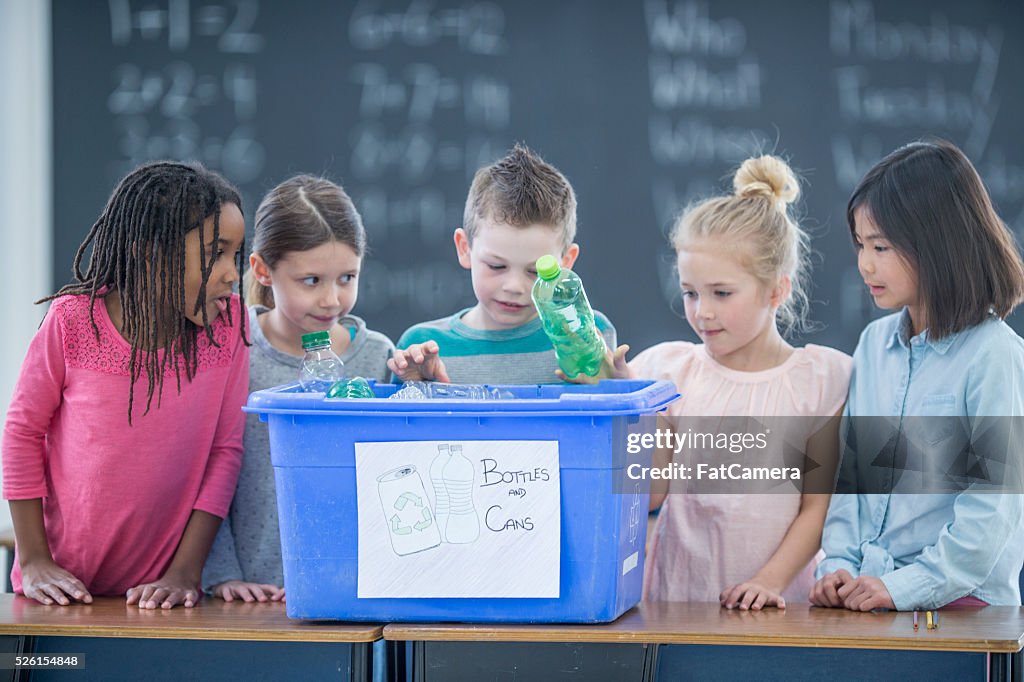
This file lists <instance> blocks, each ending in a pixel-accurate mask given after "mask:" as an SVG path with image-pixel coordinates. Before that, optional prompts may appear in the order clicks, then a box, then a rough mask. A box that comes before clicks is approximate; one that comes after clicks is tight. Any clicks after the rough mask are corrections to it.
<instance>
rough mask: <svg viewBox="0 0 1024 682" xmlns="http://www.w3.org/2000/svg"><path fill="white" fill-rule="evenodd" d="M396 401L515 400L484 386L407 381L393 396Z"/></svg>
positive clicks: (508, 395) (509, 395) (506, 394)
mask: <svg viewBox="0 0 1024 682" xmlns="http://www.w3.org/2000/svg"><path fill="white" fill-rule="evenodd" d="M391 397H392V398H393V399H395V400H509V399H512V398H515V396H514V395H513V394H512V393H511V392H510V391H503V390H501V389H499V388H494V387H493V386H486V385H484V384H444V383H440V382H435V381H407V382H406V383H405V384H403V385H402V388H400V389H398V390H397V391H395V392H394V394H392V396H391Z"/></svg>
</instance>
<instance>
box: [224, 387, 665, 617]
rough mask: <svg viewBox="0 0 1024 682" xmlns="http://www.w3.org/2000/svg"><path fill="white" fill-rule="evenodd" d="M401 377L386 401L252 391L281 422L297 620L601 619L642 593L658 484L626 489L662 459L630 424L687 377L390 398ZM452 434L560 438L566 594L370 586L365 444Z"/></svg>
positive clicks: (284, 521)
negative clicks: (652, 490)
mask: <svg viewBox="0 0 1024 682" xmlns="http://www.w3.org/2000/svg"><path fill="white" fill-rule="evenodd" d="M398 388H399V387H398V386H396V385H393V384H376V385H374V392H375V394H376V395H377V398H376V399H325V398H324V396H323V394H322V393H302V392H300V390H299V387H298V386H297V385H287V386H280V387H277V388H272V389H268V390H264V391H257V392H254V393H253V394H252V395H250V396H249V401H248V405H247V406H246V407H245V408H244V409H245V410H246V411H247V412H255V413H258V414H259V415H260V418H261V419H262V420H263V421H266V422H268V425H269V429H270V450H271V459H272V463H273V467H274V473H275V479H276V485H277V501H278V515H279V519H280V529H281V547H282V555H283V559H284V577H285V589H286V592H287V595H288V597H287V609H288V615H289V616H290V617H292V618H302V619H329V620H348V621H407V622H417V621H420V622H422V621H447V622H526V623H547V622H550V623H557V622H560V623H600V622H610V621H612V620H615V619H616V618H618V617H619V616H620V615H621V614H622V613H624V612H625V611H626V610H628V609H630V608H631V607H633V606H634V605H635V604H637V603H638V602H639V600H640V596H641V587H642V583H643V573H644V544H645V536H646V522H647V509H648V493H647V491H646V490H643V489H641V488H642V486H640V485H636V486H633V485H630V486H627V488H628V489H626V490H625V492H622V490H623V486H622V480H623V478H622V477H623V476H624V472H623V468H624V466H625V465H626V463H627V461H628V462H630V463H637V462H639V463H640V464H642V465H649V464H650V456H649V454H647V455H646V456H645V455H644V454H643V453H641V454H640V455H627V454H626V452H625V449H626V435H627V433H628V431H629V430H630V429H631V428H633V429H635V428H637V422H638V421H639V418H640V417H641V416H648V415H654V414H655V413H656V412H658V411H660V410H662V409H663V408H665V407H666V406H667V405H668V404H669V403H671V402H672V401H673V400H675V399H676V398H677V397H678V394H677V393H676V390H675V386H674V385H673V384H671V383H670V382H667V381H657V382H654V381H626V380H605V381H602V382H600V383H599V384H596V385H586V386H583V385H570V384H562V385H528V386H494V387H493V388H497V389H499V390H500V391H502V392H504V395H506V396H511V397H510V398H508V399H502V400H421V401H409V400H383V398H387V397H388V396H390V395H391V394H393V393H394V392H395V391H396V390H397V389H398ZM442 440H443V441H448V442H467V443H472V442H483V441H505V442H508V441H547V442H548V443H551V442H557V456H558V465H559V483H560V490H559V491H558V494H559V496H560V500H559V507H560V510H561V512H560V513H561V519H560V525H559V543H560V547H559V552H558V580H557V585H558V588H557V596H554V597H541V598H520V597H506V598H495V597H476V596H468V597H459V596H446V597H372V598H368V597H362V598H360V597H359V596H358V589H357V588H358V584H357V583H358V570H359V569H358V560H359V523H358V521H359V520H358V513H359V508H360V507H359V506H358V504H357V485H356V479H357V474H356V449H357V446H358V445H360V444H379V443H385V444H387V443H410V442H431V443H433V442H437V441H442ZM363 447H366V446H365V445H363ZM645 457H646V458H645ZM627 458H628V460H627ZM395 466H396V467H398V468H397V469H396V470H395V471H397V472H398V473H397V474H396V473H395V471H392V472H389V474H390V475H391V476H392V477H394V476H396V475H397V476H401V475H402V473H403V469H402V467H401V462H396V463H395ZM404 473H408V472H407V471H405V472H404ZM421 473H424V474H425V473H426V472H421ZM617 477H618V478H617ZM382 478H384V477H382ZM616 486H618V487H616ZM427 489H428V490H429V486H427ZM364 494H365V493H364ZM403 497H408V499H410V500H413V502H415V499H414V497H412V496H403ZM435 501H436V500H435ZM398 502H399V504H405V500H399V501H398ZM421 511H422V510H421ZM423 513H424V516H423V519H424V521H423V522H422V523H420V524H416V525H417V528H416V530H417V531H418V530H420V528H419V526H420V525H423V524H426V525H429V524H427V521H428V520H429V511H428V512H423ZM407 528H408V526H405V525H402V526H399V525H398V521H397V520H396V526H395V530H396V531H397V532H403V533H406V534H408V533H411V532H412V531H411V530H407ZM435 532H436V531H435ZM505 560H507V561H509V562H530V561H531V560H532V557H531V556H528V555H523V556H517V555H510V556H508V557H506V559H505ZM513 565H514V564H513ZM523 565H525V564H523Z"/></svg>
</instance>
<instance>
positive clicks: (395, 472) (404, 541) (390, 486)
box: [377, 465, 441, 556]
mask: <svg viewBox="0 0 1024 682" xmlns="http://www.w3.org/2000/svg"><path fill="white" fill-rule="evenodd" d="M377 493H378V495H379V496H380V505H381V509H382V510H383V512H384V520H385V521H386V522H387V528H388V537H389V538H390V539H391V547H392V549H394V550H395V554H397V555H399V556H405V555H406V554H415V553H416V552H422V551H423V550H425V549H430V548H432V547H437V546H438V545H440V544H441V533H440V531H439V529H438V526H437V523H436V521H435V519H434V515H433V513H432V512H431V511H430V500H429V498H428V497H427V492H426V490H424V488H423V479H421V478H420V475H419V472H417V471H416V467H414V466H412V465H407V466H403V467H399V468H397V469H392V470H391V471H388V472H387V473H384V474H381V475H380V476H379V477H378V478H377Z"/></svg>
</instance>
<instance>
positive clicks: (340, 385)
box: [327, 377, 377, 398]
mask: <svg viewBox="0 0 1024 682" xmlns="http://www.w3.org/2000/svg"><path fill="white" fill-rule="evenodd" d="M327 397H328V398H376V397H377V396H376V395H375V394H374V392H373V389H372V388H371V387H370V382H368V381H367V380H366V379H364V378H363V377H352V378H351V379H342V380H341V381H338V382H336V383H335V384H334V385H333V386H331V389H330V390H329V391H327Z"/></svg>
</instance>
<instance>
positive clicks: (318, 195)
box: [203, 175, 394, 601]
mask: <svg viewBox="0 0 1024 682" xmlns="http://www.w3.org/2000/svg"><path fill="white" fill-rule="evenodd" d="M365 250H366V233H365V230H364V229H363V224H362V219H361V218H360V216H359V213H358V212H357V211H356V208H355V206H354V205H353V203H352V200H351V199H350V198H349V197H348V195H347V194H346V193H345V191H344V190H343V189H342V188H341V187H339V186H338V185H336V184H334V183H332V182H330V181H328V180H325V179H322V178H316V177H312V176H308V175H300V176H296V177H294V178H291V179H290V180H287V181H285V182H283V183H281V184H280V185H278V186H277V187H275V188H274V189H272V190H271V191H270V192H269V193H268V194H267V196H266V197H264V199H263V201H262V202H261V203H260V206H259V208H258V209H257V211H256V236H255V240H254V242H253V252H252V255H251V256H250V257H249V265H250V269H249V272H248V273H247V274H246V286H247V296H248V299H249V301H251V302H255V303H256V305H254V306H252V307H251V308H250V309H249V320H250V323H249V324H250V327H249V329H250V339H251V340H252V349H251V351H250V356H249V357H250V360H249V390H250V391H259V390H262V389H265V388H270V387H273V386H279V385H281V384H287V383H292V382H294V381H296V379H297V377H298V375H299V366H300V365H301V363H302V356H303V351H302V342H301V339H302V335H303V334H306V333H309V332H317V331H325V330H327V331H329V332H330V334H331V345H332V347H333V349H334V351H335V353H337V354H338V355H339V356H340V357H341V359H342V361H343V362H344V363H345V369H346V371H347V373H348V376H361V377H365V378H367V379H376V380H377V381H386V380H387V378H388V374H389V372H388V368H387V360H388V358H389V357H390V356H391V353H392V351H393V350H394V345H393V344H392V343H391V341H390V340H389V339H388V338H387V337H386V336H384V335H383V334H380V333H378V332H375V331H371V330H369V329H367V328H366V324H365V323H364V322H363V320H361V319H360V318H358V317H356V316H354V315H351V314H350V311H351V310H352V308H353V307H354V306H355V303H356V297H357V294H358V283H359V269H360V265H361V263H362V257H363V254H364V252H365ZM283 584H284V575H283V569H282V561H281V538H280V534H279V530H278V521H277V496H276V492H275V488H274V471H273V468H272V466H271V463H270V439H269V434H268V432H267V426H266V424H263V423H261V422H260V421H259V417H258V416H257V415H254V414H249V415H247V416H246V425H245V457H244V459H243V461H242V470H241V473H240V474H239V477H238V486H237V488H236V490H235V498H234V501H233V502H232V504H231V510H230V512H229V513H228V516H227V518H225V519H224V522H223V524H222V525H221V527H220V531H219V532H218V534H217V537H216V539H215V540H214V543H213V548H212V549H211V550H210V555H209V558H208V559H207V561H206V567H205V569H204V571H203V587H204V588H205V589H207V590H208V591H210V592H212V593H213V594H214V595H215V596H218V597H221V598H222V599H224V600H225V601H233V600H234V599H242V600H244V601H267V600H274V601H276V600H280V599H282V598H283V597H284V588H283Z"/></svg>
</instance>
